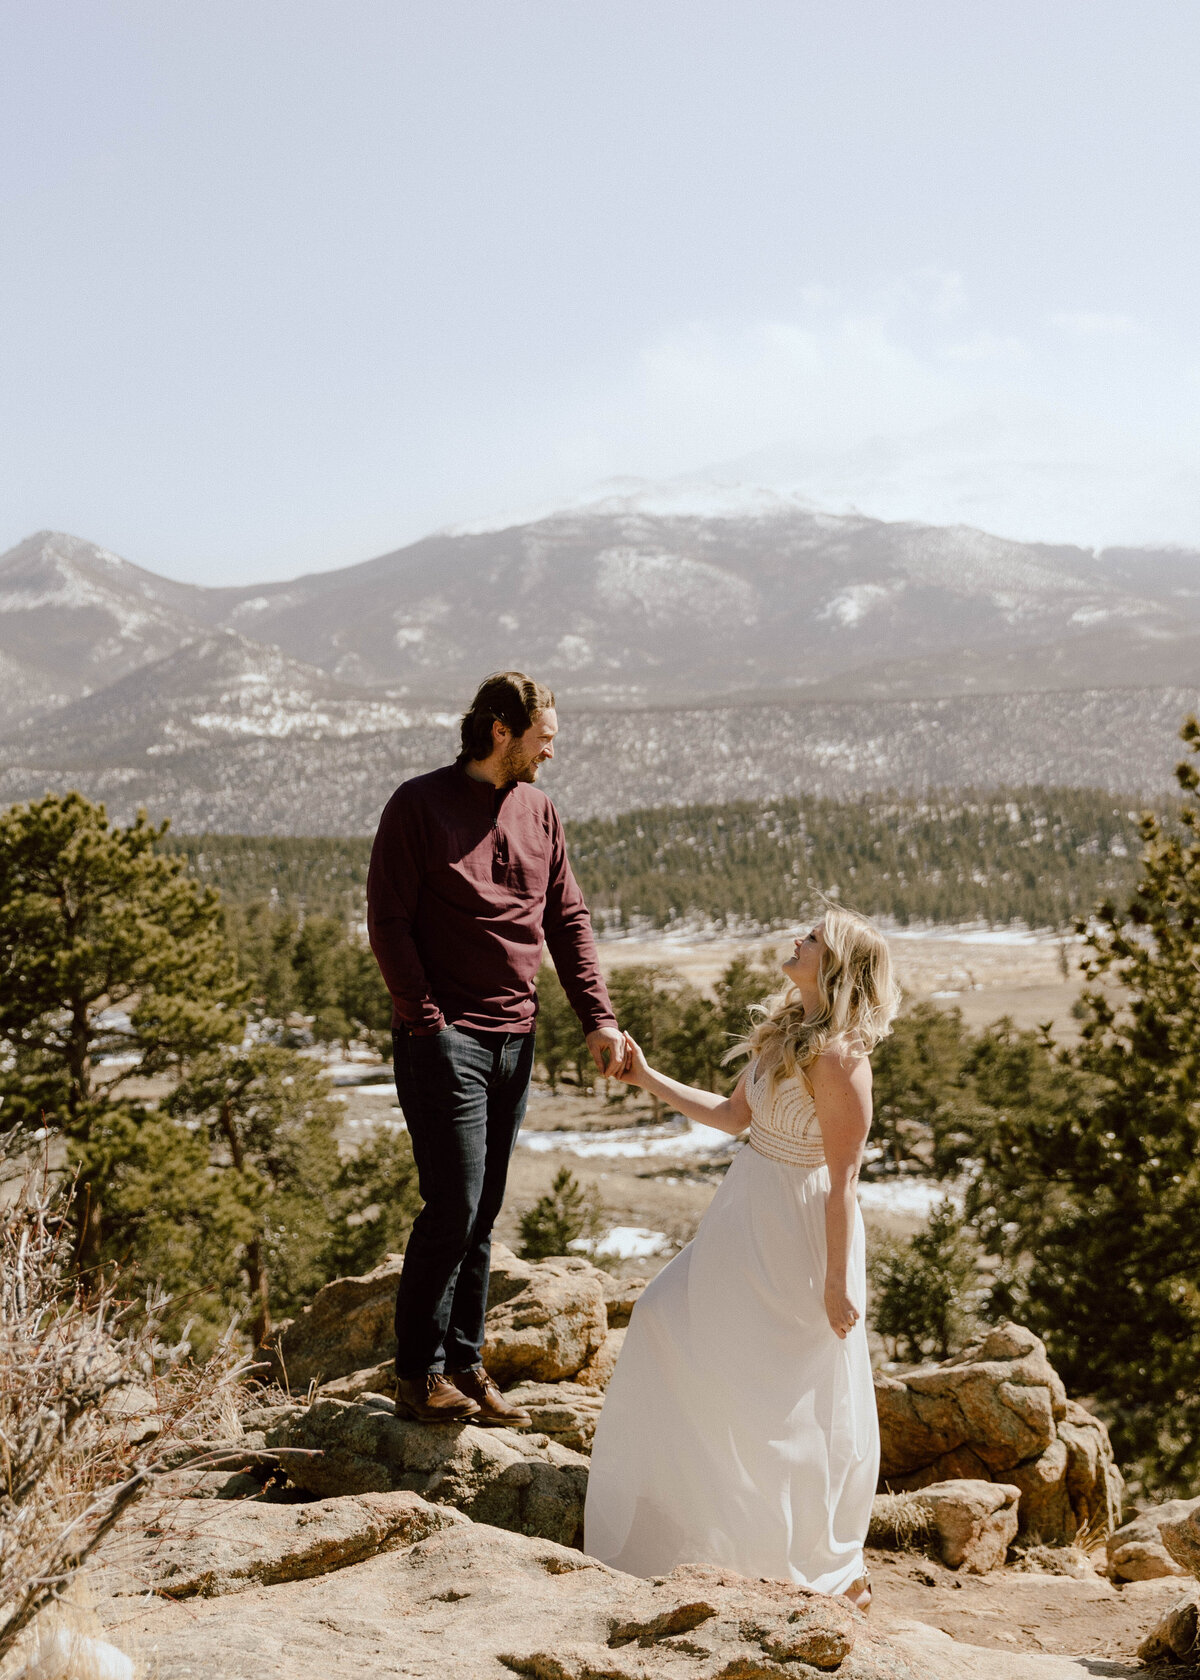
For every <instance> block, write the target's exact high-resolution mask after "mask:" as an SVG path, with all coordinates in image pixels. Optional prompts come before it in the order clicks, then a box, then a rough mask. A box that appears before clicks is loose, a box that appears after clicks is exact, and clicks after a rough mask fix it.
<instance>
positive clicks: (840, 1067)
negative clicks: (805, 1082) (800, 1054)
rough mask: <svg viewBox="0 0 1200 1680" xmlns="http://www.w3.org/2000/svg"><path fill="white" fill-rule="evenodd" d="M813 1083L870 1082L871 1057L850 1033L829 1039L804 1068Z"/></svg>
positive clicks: (845, 1083) (849, 1083)
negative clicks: (818, 1053) (817, 1054)
mask: <svg viewBox="0 0 1200 1680" xmlns="http://www.w3.org/2000/svg"><path fill="white" fill-rule="evenodd" d="M805 1072H806V1073H807V1074H808V1076H809V1079H810V1080H813V1081H814V1083H817V1084H821V1085H825V1086H835V1085H860V1086H861V1085H862V1084H863V1083H864V1082H865V1083H866V1084H867V1085H868V1086H869V1085H870V1083H871V1058H870V1057H869V1056H868V1054H867V1052H866V1050H865V1049H864V1048H863V1045H862V1043H861V1042H860V1041H859V1040H858V1039H857V1038H855V1037H853V1036H851V1035H844V1036H843V1037H841V1038H835V1039H831V1040H830V1042H829V1043H828V1044H827V1045H826V1046H825V1048H824V1049H823V1050H822V1051H821V1053H820V1055H819V1056H816V1057H815V1058H814V1059H813V1060H812V1061H811V1062H810V1063H809V1064H808V1067H807V1068H806V1069H805Z"/></svg>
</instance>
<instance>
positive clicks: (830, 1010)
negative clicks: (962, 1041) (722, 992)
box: [725, 903, 900, 1085]
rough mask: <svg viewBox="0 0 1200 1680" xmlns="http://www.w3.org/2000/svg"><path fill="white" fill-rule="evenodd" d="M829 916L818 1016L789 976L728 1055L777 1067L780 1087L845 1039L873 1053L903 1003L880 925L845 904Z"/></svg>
mask: <svg viewBox="0 0 1200 1680" xmlns="http://www.w3.org/2000/svg"><path fill="white" fill-rule="evenodd" d="M821 922H822V926H823V931H824V936H825V948H824V950H823V951H822V953H821V967H820V970H819V972H818V977H817V988H818V992H819V994H820V1002H819V1003H818V1005H817V1007H816V1009H815V1010H814V1011H813V1013H812V1014H811V1015H806V1014H805V1013H804V1004H803V1002H802V1001H801V998H800V993H799V991H798V989H797V988H796V987H795V986H794V985H793V984H792V982H791V981H790V980H789V981H788V983H787V985H786V986H785V987H784V988H783V990H782V991H780V992H777V993H776V994H775V996H774V997H771V998H768V999H767V1000H766V1002H765V1003H760V1004H756V1005H755V1006H754V1007H753V1008H752V1009H751V1011H750V1013H751V1016H752V1017H753V1018H754V1020H755V1025H754V1026H753V1028H752V1029H751V1031H750V1033H749V1034H748V1036H747V1037H746V1038H744V1039H743V1040H742V1042H741V1043H740V1044H735V1045H734V1047H733V1049H732V1050H731V1051H730V1052H729V1055H728V1056H727V1057H726V1058H725V1059H726V1060H727V1061H728V1060H731V1059H732V1058H733V1057H735V1056H750V1057H753V1058H754V1060H756V1061H757V1063H758V1068H759V1072H760V1074H761V1073H769V1074H770V1076H771V1083H772V1084H773V1085H774V1084H777V1083H778V1082H779V1081H780V1080H782V1079H791V1078H794V1077H795V1075H796V1074H798V1073H799V1072H801V1071H802V1069H804V1068H806V1067H808V1066H809V1064H810V1063H812V1062H815V1061H816V1059H817V1057H818V1056H819V1055H820V1054H821V1052H822V1050H824V1049H825V1048H826V1047H827V1046H828V1045H830V1044H833V1043H834V1042H836V1041H839V1040H840V1041H844V1042H845V1044H846V1045H847V1047H853V1048H854V1049H856V1050H859V1051H861V1052H862V1053H863V1054H864V1055H868V1056H869V1055H870V1054H871V1051H872V1050H874V1048H875V1046H876V1045H877V1044H878V1043H879V1041H880V1040H881V1039H884V1038H886V1037H887V1035H888V1034H889V1033H890V1032H891V1030H892V1021H893V1019H894V1018H895V1015H896V1012H897V1010H898V1009H899V1008H900V987H899V986H898V985H897V983H896V980H895V977H894V975H893V974H892V957H891V952H890V951H889V950H888V947H887V941H886V940H885V939H884V937H883V935H882V934H881V933H880V931H879V929H878V928H877V927H876V926H875V925H874V924H873V923H872V922H869V921H868V920H867V918H866V917H865V916H860V915H859V914H858V912H857V910H848V909H846V907H845V906H844V905H841V904H829V903H826V904H825V905H824V906H823V907H822V915H821Z"/></svg>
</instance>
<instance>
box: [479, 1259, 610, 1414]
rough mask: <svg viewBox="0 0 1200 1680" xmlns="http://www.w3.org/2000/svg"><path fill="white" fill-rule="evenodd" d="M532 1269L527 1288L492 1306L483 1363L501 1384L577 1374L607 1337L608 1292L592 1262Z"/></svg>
mask: <svg viewBox="0 0 1200 1680" xmlns="http://www.w3.org/2000/svg"><path fill="white" fill-rule="evenodd" d="M529 1270H530V1272H531V1274H532V1275H531V1276H530V1277H529V1278H528V1279H527V1281H526V1282H525V1284H524V1285H523V1287H522V1288H520V1289H518V1290H517V1291H516V1293H515V1294H513V1295H511V1296H509V1298H508V1299H507V1300H506V1301H503V1302H501V1303H499V1304H498V1305H496V1306H493V1307H489V1308H488V1314H487V1329H486V1339H485V1341H484V1346H483V1362H484V1364H485V1365H486V1366H487V1368H488V1370H489V1371H490V1372H491V1374H492V1376H493V1377H495V1379H496V1381H497V1382H498V1383H499V1384H500V1386H501V1388H508V1387H510V1386H511V1385H512V1384H513V1383H518V1382H551V1383H552V1382H561V1381H562V1380H563V1378H564V1377H573V1376H575V1375H576V1373H577V1372H579V1371H581V1370H582V1369H583V1368H584V1366H586V1365H587V1364H588V1363H589V1361H590V1360H592V1359H593V1358H594V1357H595V1355H596V1354H597V1353H598V1352H599V1351H600V1349H601V1348H602V1347H603V1345H604V1343H605V1340H606V1338H607V1336H608V1311H607V1308H606V1306H605V1302H604V1290H603V1287H602V1285H601V1283H600V1280H599V1278H598V1277H597V1275H596V1268H595V1267H594V1266H593V1265H591V1264H590V1262H589V1261H587V1260H582V1259H578V1258H575V1257H574V1256H572V1257H570V1258H568V1259H564V1260H539V1261H538V1262H537V1264H536V1265H534V1266H531V1267H530V1268H529Z"/></svg>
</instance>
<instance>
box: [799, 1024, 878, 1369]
mask: <svg viewBox="0 0 1200 1680" xmlns="http://www.w3.org/2000/svg"><path fill="white" fill-rule="evenodd" d="M805 1072H806V1073H807V1075H808V1082H809V1085H810V1086H811V1087H812V1094H813V1100H814V1102H815V1103H816V1108H817V1122H818V1124H819V1125H820V1127H821V1137H822V1140H823V1142H824V1144H825V1159H826V1161H827V1162H828V1163H829V1195H828V1198H827V1199H826V1202H825V1314H826V1317H827V1318H828V1319H829V1323H830V1326H831V1327H832V1329H833V1330H834V1332H835V1334H837V1335H838V1336H842V1337H845V1336H848V1335H849V1333H850V1331H851V1330H853V1328H854V1326H855V1325H856V1324H857V1323H858V1319H859V1309H858V1307H856V1306H855V1304H854V1302H853V1301H852V1300H851V1299H850V1293H849V1275H848V1268H849V1261H850V1237H851V1233H852V1232H853V1230H854V1211H855V1196H854V1193H855V1189H856V1188H857V1185H858V1171H859V1168H860V1167H861V1166H862V1158H863V1149H864V1147H865V1145H866V1141H867V1133H868V1132H869V1131H870V1129H871V1064H870V1062H869V1061H868V1060H867V1058H866V1057H865V1056H862V1055H854V1054H851V1053H850V1052H848V1051H844V1050H832V1049H831V1050H826V1051H825V1052H824V1054H823V1055H820V1056H818V1057H817V1059H816V1061H815V1062H813V1063H812V1064H811V1065H810V1066H809V1067H808V1068H806V1069H805Z"/></svg>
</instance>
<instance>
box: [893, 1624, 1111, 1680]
mask: <svg viewBox="0 0 1200 1680" xmlns="http://www.w3.org/2000/svg"><path fill="white" fill-rule="evenodd" d="M887 1638H888V1642H889V1644H891V1645H893V1646H895V1647H896V1648H897V1649H899V1651H900V1652H901V1653H902V1654H903V1655H904V1656H905V1657H906V1658H907V1659H908V1661H909V1663H910V1664H911V1665H912V1668H913V1671H914V1672H915V1673H916V1674H919V1675H920V1676H921V1680H1096V1676H1098V1675H1101V1674H1102V1675H1104V1676H1105V1677H1106V1680H1136V1677H1137V1676H1138V1675H1140V1674H1141V1672H1142V1670H1141V1667H1140V1665H1139V1664H1137V1663H1122V1662H1104V1663H1097V1662H1096V1659H1095V1658H1093V1657H1060V1656H1050V1655H1046V1656H1042V1655H1041V1654H1039V1653H1038V1652H1036V1651H998V1650H994V1649H992V1648H989V1647H987V1646H984V1645H967V1644H965V1643H963V1642H961V1641H959V1640H957V1639H952V1638H951V1637H950V1635H949V1634H948V1633H944V1632H943V1631H942V1629H941V1628H934V1627H929V1626H927V1625H926V1624H925V1623H924V1622H913V1621H893V1622H891V1623H890V1624H889V1625H888V1628H887Z"/></svg>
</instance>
